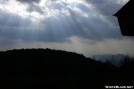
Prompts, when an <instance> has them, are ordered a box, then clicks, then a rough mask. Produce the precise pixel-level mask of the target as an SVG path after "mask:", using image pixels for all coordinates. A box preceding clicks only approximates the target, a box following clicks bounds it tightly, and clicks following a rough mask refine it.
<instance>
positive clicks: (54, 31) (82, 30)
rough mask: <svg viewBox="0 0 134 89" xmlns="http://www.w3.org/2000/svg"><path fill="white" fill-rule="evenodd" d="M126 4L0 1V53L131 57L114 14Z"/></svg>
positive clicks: (109, 0) (131, 40)
mask: <svg viewBox="0 0 134 89" xmlns="http://www.w3.org/2000/svg"><path fill="white" fill-rule="evenodd" d="M126 2H128V0H0V50H1V51H2V50H8V49H21V48H51V49H60V50H66V51H73V52H77V53H82V54H84V55H85V56H90V55H94V54H134V47H133V46H134V37H124V36H122V35H121V32H120V30H119V26H118V21H117V18H115V17H114V16H112V15H113V14H115V13H116V12H117V11H118V10H119V9H120V8H121V7H122V6H123V5H124V4H125V3H126Z"/></svg>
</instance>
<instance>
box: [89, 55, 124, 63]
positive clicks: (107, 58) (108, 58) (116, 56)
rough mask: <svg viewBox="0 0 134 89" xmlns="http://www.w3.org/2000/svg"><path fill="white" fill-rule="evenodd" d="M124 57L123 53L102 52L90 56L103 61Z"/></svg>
mask: <svg viewBox="0 0 134 89" xmlns="http://www.w3.org/2000/svg"><path fill="white" fill-rule="evenodd" d="M124 57H126V55H124V54H116V55H112V54H103V55H94V57H92V58H93V59H94V58H95V60H100V61H102V62H105V61H107V60H111V59H113V60H117V61H120V60H121V59H123V58H124Z"/></svg>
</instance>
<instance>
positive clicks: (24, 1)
mask: <svg viewBox="0 0 134 89" xmlns="http://www.w3.org/2000/svg"><path fill="white" fill-rule="evenodd" d="M17 1H19V2H21V3H29V4H30V3H39V2H40V1H41V0H17Z"/></svg>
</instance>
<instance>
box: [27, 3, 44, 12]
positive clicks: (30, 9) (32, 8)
mask: <svg viewBox="0 0 134 89" xmlns="http://www.w3.org/2000/svg"><path fill="white" fill-rule="evenodd" d="M27 11H28V12H34V11H35V12H38V13H40V14H44V11H43V9H42V8H41V7H40V6H38V5H35V4H30V5H29V7H28V8H27Z"/></svg>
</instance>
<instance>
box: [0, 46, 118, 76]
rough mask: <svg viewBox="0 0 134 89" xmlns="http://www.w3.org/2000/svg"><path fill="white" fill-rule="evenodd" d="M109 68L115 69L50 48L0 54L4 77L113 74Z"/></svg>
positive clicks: (79, 55)
mask: <svg viewBox="0 0 134 89" xmlns="http://www.w3.org/2000/svg"><path fill="white" fill-rule="evenodd" d="M109 68H112V70H114V69H115V68H114V66H110V65H106V64H104V63H101V62H98V61H96V60H93V59H90V58H86V57H85V56H83V55H82V54H77V53H74V52H66V51H61V50H51V49H48V48H47V49H20V50H8V51H5V52H0V69H1V73H0V74H1V75H3V76H44V75H45V76H68V75H75V76H76V75H89V74H91V73H100V71H101V73H103V72H111V71H112V70H110V71H109ZM112 72H113V71H112Z"/></svg>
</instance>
